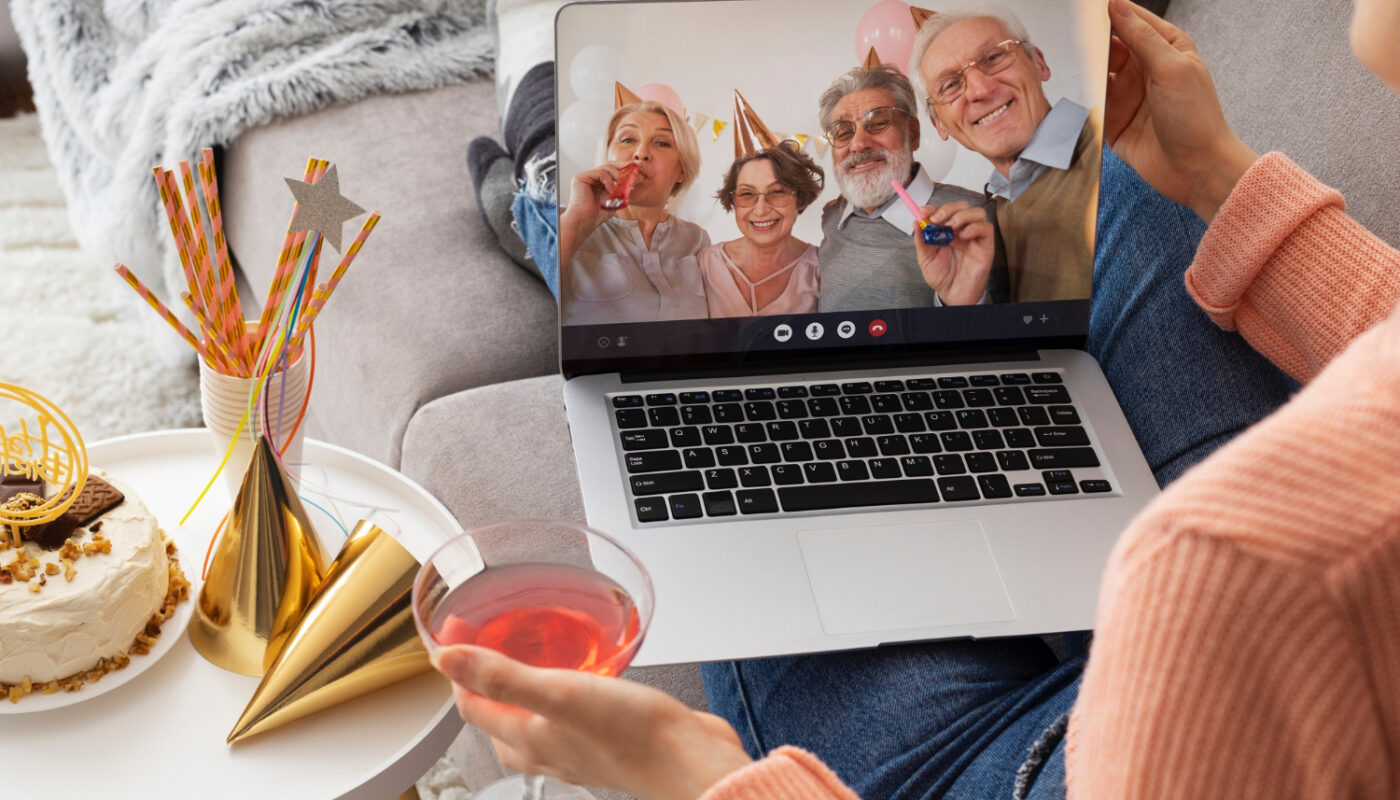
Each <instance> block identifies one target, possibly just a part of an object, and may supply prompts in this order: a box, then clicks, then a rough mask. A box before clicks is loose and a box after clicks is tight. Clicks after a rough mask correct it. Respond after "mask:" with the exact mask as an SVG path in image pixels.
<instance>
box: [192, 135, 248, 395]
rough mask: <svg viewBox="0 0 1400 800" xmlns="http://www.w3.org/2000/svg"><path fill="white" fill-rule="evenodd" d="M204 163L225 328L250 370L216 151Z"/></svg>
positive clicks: (206, 150)
mask: <svg viewBox="0 0 1400 800" xmlns="http://www.w3.org/2000/svg"><path fill="white" fill-rule="evenodd" d="M202 155H203V157H204V160H203V162H202V163H200V164H199V165H198V167H199V180H200V183H202V184H203V185H204V204H205V205H206V206H208V208H209V221H210V223H211V224H212V225H213V227H214V250H215V251H216V252H217V255H218V273H219V294H220V295H221V305H222V306H223V307H224V309H225V313H226V314H227V316H226V317H225V318H224V324H225V325H226V326H229V325H231V326H232V327H230V328H229V330H231V331H232V332H233V345H234V355H236V356H237V357H238V359H239V361H240V362H241V363H242V364H243V365H244V367H245V368H246V369H248V370H249V371H251V369H252V363H251V362H252V359H251V357H250V356H249V353H248V331H247V327H246V326H245V325H244V323H243V302H242V301H241V300H240V299H239V297H238V289H237V288H236V284H235V282H234V279H233V263H232V262H231V261H229V257H228V242H227V241H226V240H225V239H224V211H223V206H222V205H221V204H220V203H219V177H218V175H217V174H216V173H215V172H214V151H213V150H212V149H210V148H208V147H206V148H204V152H203V153H202Z"/></svg>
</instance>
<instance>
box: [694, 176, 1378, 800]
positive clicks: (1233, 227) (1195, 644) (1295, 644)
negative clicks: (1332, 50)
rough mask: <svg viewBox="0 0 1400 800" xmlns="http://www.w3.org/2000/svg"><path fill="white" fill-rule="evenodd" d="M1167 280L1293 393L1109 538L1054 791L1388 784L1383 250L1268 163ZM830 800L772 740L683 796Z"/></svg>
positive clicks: (810, 761)
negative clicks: (1185, 265) (1295, 386)
mask: <svg viewBox="0 0 1400 800" xmlns="http://www.w3.org/2000/svg"><path fill="white" fill-rule="evenodd" d="M1186 283H1187V288H1188V289H1189V291H1190V292H1191V294H1192V296H1193V297H1194V298H1195V299H1196V301H1197V303H1199V304H1200V305H1201V307H1202V308H1204V309H1205V310H1206V312H1207V313H1208V314H1210V316H1211V318H1212V319H1214V320H1215V321H1216V323H1217V324H1219V325H1220V326H1221V327H1223V328H1226V329H1227V330H1233V329H1238V330H1239V331H1240V333H1241V334H1242V335H1243V336H1244V337H1245V338H1246V339H1247V340H1248V341H1249V342H1250V343H1251V344H1252V345H1253V346H1254V347H1255V348H1256V349H1258V350H1259V351H1260V352H1261V353H1263V354H1264V355H1265V356H1267V357H1268V358H1270V359H1271V360H1272V361H1273V362H1274V363H1276V364H1278V365H1279V366H1280V367H1282V368H1283V369H1285V370H1287V371H1288V372H1289V373H1290V374H1292V375H1293V376H1294V377H1296V378H1298V379H1299V380H1301V381H1304V382H1305V383H1307V384H1308V385H1307V387H1306V388H1305V389H1304V390H1303V391H1302V392H1300V393H1299V394H1298V396H1296V397H1295V398H1294V399H1293V400H1291V401H1290V402H1289V403H1288V404H1287V405H1285V406H1284V407H1283V408H1281V409H1280V410H1279V411H1278V412H1276V413H1274V414H1273V415H1271V416H1270V417H1268V418H1267V419H1265V420H1263V421H1261V422H1260V423H1259V424H1257V425H1255V426H1254V427H1253V428H1251V429H1250V430H1249V431H1247V432H1246V433H1244V434H1242V435H1241V436H1239V437H1238V438H1236V439H1235V440H1234V441H1233V442H1231V443H1230V444H1229V445H1227V446H1226V447H1224V448H1221V449H1220V450H1219V451H1218V452H1217V453H1215V454H1214V455H1213V456H1211V457H1210V458H1209V459H1207V460H1206V461H1204V462H1202V463H1201V464H1200V465H1198V466H1197V467H1196V468H1195V469H1193V470H1192V471H1191V472H1189V473H1188V474H1187V475H1185V476H1183V477H1182V478H1181V479H1180V480H1178V481H1177V482H1176V483H1175V484H1173V485H1172V486H1171V487H1169V488H1168V490H1167V491H1165V492H1163V493H1162V495H1161V496H1159V497H1158V498H1157V500H1156V501H1154V502H1153V503H1152V504H1151V505H1150V506H1149V507H1148V508H1147V509H1145V510H1144V511H1143V513H1142V514H1141V515H1140V516H1139V517H1138V518H1137V520H1136V521H1135V522H1134V523H1133V525H1132V526H1131V527H1130V528H1129V529H1128V531H1127V532H1126V533H1125V534H1124V535H1123V538H1122V539H1121V540H1120V541H1119V543H1118V546H1117V548H1116V549H1115V551H1114V554H1113V557H1112V558H1111V559H1110V562H1109V565H1108V568H1107V572H1106V573H1105V576H1104V584H1103V588H1102V592H1101V594H1100V598H1099V618H1098V623H1097V625H1096V634H1095V640H1094V644H1093V649H1092V652H1091V655H1090V658H1089V666H1088V668H1087V670H1086V673H1085V677H1084V684H1083V687H1082V689H1081V691H1080V696H1079V702H1078V703H1077V704H1076V706H1075V710H1074V713H1073V715H1072V717H1071V720H1070V730H1069V750H1068V755H1067V768H1068V775H1069V779H1068V780H1069V794H1070V797H1071V798H1076V800H1078V799H1080V798H1114V799H1115V800H1119V799H1121V798H1193V799H1194V798H1232V800H1235V799H1238V798H1253V797H1257V798H1270V800H1277V798H1292V797H1298V798H1342V797H1346V798H1383V797H1384V798H1391V797H1396V796H1397V794H1400V775H1397V765H1400V313H1392V311H1393V310H1394V309H1395V308H1396V302H1397V299H1400V253H1397V252H1396V251H1394V250H1392V249H1391V248H1390V247H1388V246H1387V245H1386V244H1385V243H1383V242H1382V241H1380V240H1379V239H1377V238H1376V237H1374V236H1372V235H1371V234H1370V233H1368V232H1367V231H1366V230H1365V229H1364V228H1362V227H1361V226H1360V225H1358V224H1357V223H1356V222H1355V221H1353V220H1352V219H1351V218H1349V217H1348V216H1347V215H1346V213H1345V210H1344V204H1343V201H1342V198H1341V195H1339V194H1338V193H1337V192H1335V191H1333V190H1331V189H1328V188H1327V187H1325V186H1323V185H1321V184H1320V183H1318V182H1317V181H1316V180H1314V179H1313V178H1312V177H1310V176H1309V175H1308V174H1307V173H1305V172H1303V171H1302V170H1301V169H1300V168H1298V167H1297V166H1296V165H1294V164H1293V163H1292V162H1291V161H1289V160H1288V159H1287V158H1285V157H1283V156H1282V155H1278V154H1269V155H1266V156H1264V157H1263V158H1261V159H1259V161H1258V162H1257V163H1256V164H1255V165H1254V166H1253V167H1252V168H1251V169H1250V170H1249V171H1248V172H1247V173H1246V174H1245V175H1244V177H1243V178H1242V179H1241V180H1240V182H1239V184H1238V185H1237V186H1236V187H1235V190H1234V192H1233V193H1231V195H1230V197H1229V199H1228V200H1227V201H1226V203H1225V205H1224V206H1222V207H1221V209H1220V213H1219V214H1217V216H1216V218H1215V220H1214V222H1212V224H1211V226H1210V228H1209V230H1208V231H1207V232H1206V235H1205V238H1204V239H1203V240H1202V242H1201V245H1200V249H1199V251H1198V252H1197V255H1196V260H1195V262H1194V263H1193V264H1192V265H1191V268H1190V269H1189V270H1188V272H1187V275H1186ZM1377 323H1381V324H1377ZM1368 329H1371V330H1369V332H1367V331H1368ZM1344 350H1345V352H1343V351H1344ZM1007 768H1008V769H1014V765H1008V767H1007ZM853 797H854V795H853V794H852V793H851V792H850V791H849V790H848V789H846V787H844V786H842V785H841V784H840V782H839V781H838V780H837V779H836V777H835V776H834V775H833V774H832V773H831V772H830V770H828V769H827V768H826V767H825V766H824V765H822V764H821V762H820V761H818V760H817V759H816V758H814V757H813V756H811V755H810V754H808V753H805V752H803V751H800V750H797V749H795V748H781V749H779V750H776V751H774V752H773V753H772V754H771V755H769V756H768V757H767V758H765V759H763V760H762V761H759V762H757V763H755V764H753V765H751V766H749V767H746V768H745V769H743V770H739V771H738V772H735V773H733V774H731V775H730V776H728V777H727V778H726V779H725V780H723V781H721V782H720V783H718V784H716V785H715V786H714V787H712V788H711V789H710V791H709V792H707V793H706V794H705V796H704V800H739V798H755V799H756V798H765V799H768V800H787V798H793V800H795V799H796V798H804V799H805V800H813V799H814V798H843V800H850V799H851V798H853Z"/></svg>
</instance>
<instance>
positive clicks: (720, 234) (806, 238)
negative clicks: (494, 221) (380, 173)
mask: <svg viewBox="0 0 1400 800" xmlns="http://www.w3.org/2000/svg"><path fill="white" fill-rule="evenodd" d="M1108 42H1109V25H1108V19H1107V15H1106V10H1105V8H1104V4H1103V3H1102V2H1101V0H1010V2H1004V3H997V4H988V3H978V2H970V3H961V4H958V5H956V6H954V5H951V4H949V5H945V4H937V3H931V4H929V5H928V7H924V6H918V5H915V6H910V5H909V4H906V3H904V2H901V1H900V0H878V2H854V3H853V2H850V0H694V1H692V2H627V1H626V0H623V1H621V2H603V3H581V4H575V5H570V6H567V7H565V8H564V9H562V10H561V11H560V13H559V16H558V18H557V22H556V45H557V76H558V78H557V89H556V92H557V96H556V100H557V108H558V110H559V115H558V120H557V132H558V146H559V173H558V181H559V194H560V211H559V215H560V216H559V222H560V237H559V239H560V250H561V252H560V255H561V275H560V277H561V280H560V285H561V309H560V312H561V322H562V326H561V338H560V346H561V357H562V360H563V367H564V372H565V373H566V374H579V373H588V372H604V371H623V372H627V371H629V370H641V369H651V368H672V369H680V368H685V367H701V366H706V367H708V366H713V365H730V366H742V365H762V366H768V365H773V366H780V365H781V364H782V363H784V362H787V363H792V364H802V363H810V362H812V361H813V360H819V359H841V358H843V357H850V358H856V359H860V358H866V357H871V356H877V355H881V354H889V355H896V354H905V353H910V352H919V353H923V352H936V351H939V350H947V351H969V350H977V349H985V348H987V347H989V346H1005V347H1013V346H1022V347H1027V346H1036V345H1044V344H1046V343H1052V342H1069V341H1074V340H1076V339H1078V338H1080V337H1083V336H1084V335H1085V333H1086V332H1087V329H1088V316H1089V293H1090V285H1091V280H1092V272H1093V244H1094V235H1095V223H1096V211H1097V201H1098V179H1099V171H1100V168H1101V162H1102V151H1101V146H1102V108H1103V100H1104V87H1105V82H1106V78H1107V64H1108ZM911 60H912V61H913V63H912V64H911ZM911 73H912V74H911ZM895 184H898V185H899V186H898V188H896V186H895ZM901 190H902V191H901Z"/></svg>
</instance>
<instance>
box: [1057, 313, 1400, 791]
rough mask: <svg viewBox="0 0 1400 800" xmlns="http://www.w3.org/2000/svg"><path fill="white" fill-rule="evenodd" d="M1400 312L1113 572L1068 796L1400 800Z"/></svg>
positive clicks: (1138, 539) (1144, 519) (1212, 467)
mask: <svg viewBox="0 0 1400 800" xmlns="http://www.w3.org/2000/svg"><path fill="white" fill-rule="evenodd" d="M1396 431H1400V312H1397V313H1394V314H1392V315H1391V316H1390V318H1388V319H1386V320H1384V321H1382V322H1381V323H1380V324H1378V325H1375V326H1374V327H1373V328H1372V329H1371V330H1370V331H1368V332H1367V333H1365V334H1363V335H1361V336H1359V337H1358V338H1357V339H1356V340H1355V341H1354V342H1353V343H1352V344H1351V345H1350V346H1349V347H1348V348H1347V349H1346V351H1345V352H1344V353H1342V354H1341V355H1339V356H1337V358H1335V359H1334V360H1333V361H1332V363H1331V364H1329V365H1328V366H1327V368H1326V369H1324V370H1323V371H1322V372H1321V373H1320V374H1319V375H1318V376H1317V377H1316V379H1315V380H1313V381H1312V382H1311V383H1310V384H1309V385H1308V386H1307V387H1306V388H1305V389H1304V390H1303V391H1302V392H1300V393H1299V394H1298V395H1297V396H1296V397H1294V398H1293V399H1292V400H1291V401H1290V402H1289V403H1288V404H1286V405H1285V406H1284V407H1283V408H1281V409H1280V410H1279V411H1278V412H1277V413H1275V414H1273V415H1271V416H1270V417H1269V418H1267V419H1265V420H1264V421H1262V422H1260V423H1259V424H1257V425H1256V426H1254V427H1253V428H1251V429H1250V430H1249V431H1247V432H1245V433H1244V434H1242V435H1240V436H1239V437H1237V438H1236V439H1235V440H1234V441H1232V442H1231V443H1229V444H1228V445H1226V446H1225V447H1223V448H1221V449H1220V450H1219V451H1217V452H1216V453H1215V454H1214V455H1212V456H1211V458H1209V459H1207V460H1205V461H1204V462H1202V463H1201V464H1199V465H1198V466H1197V467H1196V468H1195V469H1194V470H1192V471H1191V472H1190V473H1189V474H1188V475H1186V476H1183V477H1182V478H1181V479H1180V480H1178V481H1177V482H1176V483H1174V484H1173V485H1172V486H1170V487H1168V489H1167V490H1166V491H1165V492H1163V493H1162V494H1161V495H1160V496H1159V497H1158V498H1157V499H1156V500H1154V501H1153V503H1152V504H1151V505H1150V506H1149V507H1148V508H1147V509H1146V510H1145V511H1144V512H1143V513H1142V514H1141V515H1140V516H1139V517H1138V519H1137V520H1136V521H1135V522H1134V523H1133V525H1132V526H1131V527H1130V528H1129V529H1128V530H1127V531H1126V532H1125V533H1124V535H1123V537H1122V538H1121V539H1120V541H1119V543H1118V545H1117V546H1116V547H1115V550H1114V553H1113V555H1112V557H1111V558H1110V560H1109V565H1108V567H1107V569H1106V571H1105V573H1104V583H1103V587H1102V589H1101V593H1100V597H1099V613H1098V618H1097V620H1096V624H1095V639H1094V644H1093V651H1092V653H1091V655H1090V658H1089V663H1088V667H1087V670H1086V672H1085V677H1084V683H1083V686H1082V687H1081V691H1080V695H1079V698H1078V702H1077V704H1076V706H1075V710H1074V714H1073V716H1072V718H1071V721H1070V732H1069V751H1068V761H1067V767H1068V776H1069V779H1068V780H1069V788H1070V797H1071V798H1073V799H1074V800H1081V799H1082V798H1115V800H1118V799H1119V798H1126V799H1127V800H1144V799H1146V798H1154V799H1156V798H1162V799H1163V800H1165V798H1181V797H1191V798H1231V799H1232V800H1239V799H1241V798H1243V799H1244V800H1250V799H1251V798H1260V800H1263V798H1269V799H1270V800H1277V799H1282V800H1288V798H1299V799H1300V800H1301V799H1302V798H1320V797H1350V798H1385V797H1394V796H1395V791H1396V788H1397V784H1396V776H1395V774H1394V772H1393V770H1394V769H1395V766H1396V765H1395V764H1394V761H1393V759H1394V758H1395V754H1396V753H1397V752H1400V643H1396V642H1395V636H1394V630H1395V619H1396V616H1395V613H1396V612H1395V609H1396V608H1397V607H1400V582H1397V581H1396V580H1395V578H1394V576H1395V575H1396V574H1397V573H1400V526H1397V524H1396V520H1400V470H1398V469H1396V466H1395V465H1396V464H1400V436H1397V435H1396V433H1395V432H1396Z"/></svg>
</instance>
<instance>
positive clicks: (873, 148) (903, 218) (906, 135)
mask: <svg viewBox="0 0 1400 800" xmlns="http://www.w3.org/2000/svg"><path fill="white" fill-rule="evenodd" d="M820 114H821V125H822V130H823V131H825V134H824V137H825V138H826V140H827V141H828V142H830V143H831V160H832V172H833V174H834V175H835V178H836V185H837V188H839V189H840V190H841V197H840V198H838V199H837V200H834V201H832V202H831V203H828V204H827V206H826V207H825V208H824V209H822V234H823V240H822V244H821V247H820V249H819V250H818V260H819V262H820V269H821V290H820V295H819V299H818V310H819V311H851V310H868V309H883V308H910V307H922V306H936V305H967V304H971V303H978V302H987V301H989V300H993V299H1002V298H1000V297H997V296H996V295H998V294H1000V293H1001V290H1000V289H999V288H998V287H999V286H1000V285H1001V284H1002V283H1003V281H1001V280H998V279H997V277H996V273H997V270H994V266H995V264H996V258H995V256H996V243H995V240H996V235H995V231H994V230H993V226H992V224H991V222H990V221H989V220H988V218H987V212H986V205H987V201H986V198H985V197H983V196H982V195H980V194H977V193H976V192H970V191H968V190H966V189H962V188H959V187H956V186H949V185H946V184H940V183H935V182H934V180H933V179H932V178H931V177H930V176H929V174H928V172H926V171H925V170H924V168H923V167H922V166H920V165H919V164H918V163H916V162H915V161H914V151H915V150H916V149H918V147H919V118H918V114H917V112H916V108H915V100H914V88H913V86H912V84H910V82H909V79H908V78H906V77H904V75H903V74H901V73H900V72H899V71H898V70H896V69H894V68H893V67H890V66H888V65H882V66H878V67H875V68H873V69H865V68H863V67H857V68H856V69H853V70H851V71H850V72H847V73H846V74H844V75H842V76H841V77H839V78H837V79H836V81H835V82H833V83H832V84H831V86H830V88H828V89H827V90H826V92H825V93H823V94H822V97H821V109H820ZM891 180H897V181H899V182H900V183H901V184H902V185H904V187H905V189H906V190H907V191H908V192H909V194H910V196H912V197H913V198H914V200H915V202H917V203H920V204H921V205H923V206H925V207H931V206H937V207H938V209H937V211H936V212H935V216H934V217H933V221H934V222H936V223H939V224H944V225H947V226H949V227H952V228H953V229H954V232H955V234H956V238H955V239H954V241H953V243H952V244H951V245H949V246H947V247H932V246H929V245H925V244H924V243H923V242H922V241H918V237H917V236H915V232H916V226H915V219H914V216H913V215H912V214H911V213H910V212H909V210H908V209H907V208H906V207H905V205H904V203H903V202H901V201H900V199H899V197H898V196H897V195H896V194H895V190H894V187H893V186H892V185H891V183H890V181H891ZM989 278H990V285H989Z"/></svg>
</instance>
